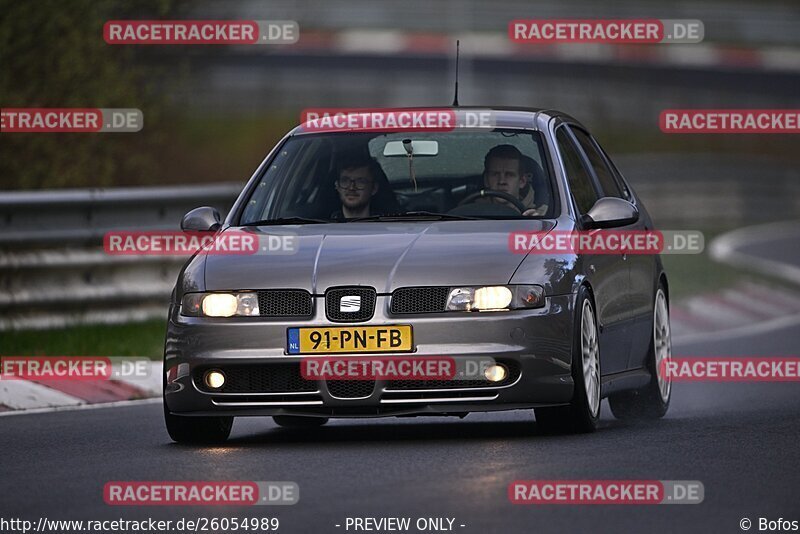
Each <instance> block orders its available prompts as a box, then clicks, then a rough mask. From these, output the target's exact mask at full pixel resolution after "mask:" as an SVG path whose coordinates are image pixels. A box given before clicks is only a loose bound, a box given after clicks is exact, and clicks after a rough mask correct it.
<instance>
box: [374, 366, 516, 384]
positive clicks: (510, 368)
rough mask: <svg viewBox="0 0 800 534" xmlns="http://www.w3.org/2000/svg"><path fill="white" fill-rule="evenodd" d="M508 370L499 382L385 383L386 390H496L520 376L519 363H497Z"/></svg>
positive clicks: (481, 380) (407, 381)
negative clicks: (506, 374)
mask: <svg viewBox="0 0 800 534" xmlns="http://www.w3.org/2000/svg"><path fill="white" fill-rule="evenodd" d="M498 363H502V364H503V365H505V366H506V368H507V369H508V376H507V377H505V378H504V379H503V380H501V381H500V382H489V381H488V380H483V379H476V380H392V381H390V382H387V383H386V389H387V390H390V389H391V390H412V389H461V388H496V387H501V386H507V385H508V384H513V383H514V382H516V381H517V379H518V378H519V375H520V366H519V363H518V362H516V361H514V360H508V361H499V362H498Z"/></svg>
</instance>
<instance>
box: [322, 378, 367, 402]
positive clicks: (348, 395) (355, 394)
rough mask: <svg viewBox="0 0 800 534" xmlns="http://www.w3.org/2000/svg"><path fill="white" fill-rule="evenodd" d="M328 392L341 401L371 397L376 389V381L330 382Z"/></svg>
mask: <svg viewBox="0 0 800 534" xmlns="http://www.w3.org/2000/svg"><path fill="white" fill-rule="evenodd" d="M327 383H328V392H329V393H330V394H331V396H332V397H336V398H339V399H358V398H361V397H369V396H370V395H372V392H373V390H374V389H375V381H374V380H329V381H328V382H327Z"/></svg>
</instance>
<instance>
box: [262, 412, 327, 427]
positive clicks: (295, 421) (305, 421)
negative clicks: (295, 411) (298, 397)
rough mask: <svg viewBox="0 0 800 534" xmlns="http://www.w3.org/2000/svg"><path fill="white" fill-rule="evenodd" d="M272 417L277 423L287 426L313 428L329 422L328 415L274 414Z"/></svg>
mask: <svg viewBox="0 0 800 534" xmlns="http://www.w3.org/2000/svg"><path fill="white" fill-rule="evenodd" d="M272 419H273V420H274V421H275V424H276V425H278V426H283V427H287V428H313V427H317V426H322V425H324V424H325V423H327V422H328V418H327V417H303V416H300V415H274V416H272Z"/></svg>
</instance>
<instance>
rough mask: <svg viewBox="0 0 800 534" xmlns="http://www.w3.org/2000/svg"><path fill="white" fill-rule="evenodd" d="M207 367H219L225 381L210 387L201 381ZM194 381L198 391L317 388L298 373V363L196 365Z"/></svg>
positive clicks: (296, 390) (248, 391) (273, 390)
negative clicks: (216, 386)
mask: <svg viewBox="0 0 800 534" xmlns="http://www.w3.org/2000/svg"><path fill="white" fill-rule="evenodd" d="M209 369H219V370H221V371H222V372H223V373H224V374H225V385H223V386H222V388H220V389H211V388H209V387H208V386H206V384H205V382H203V374H205V372H206V371H207V370H209ZM194 383H195V384H197V387H198V389H200V391H205V392H208V393H293V392H311V391H316V390H317V383H316V382H315V381H313V380H306V379H305V378H303V376H302V375H301V374H300V364H299V363H276V364H271V365H229V366H221V367H206V368H202V369H196V370H195V372H194Z"/></svg>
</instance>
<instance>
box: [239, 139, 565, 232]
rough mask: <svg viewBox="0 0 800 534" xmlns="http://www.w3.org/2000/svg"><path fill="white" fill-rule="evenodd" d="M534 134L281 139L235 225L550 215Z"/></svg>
mask: <svg viewBox="0 0 800 534" xmlns="http://www.w3.org/2000/svg"><path fill="white" fill-rule="evenodd" d="M553 211H554V202H553V187H552V180H551V177H550V173H549V165H547V160H546V159H545V150H544V146H543V140H542V136H541V134H540V133H539V132H535V131H529V130H499V129H498V130H482V131H460V132H447V133H438V132H437V133H431V132H424V133H410V132H401V133H375V132H371V133H353V132H347V133H326V134H313V135H299V136H294V137H291V138H289V139H288V140H287V141H286V142H285V143H284V145H283V146H282V147H281V149H280V150H279V151H278V153H277V154H276V155H275V157H274V158H273V160H272V161H271V162H270V164H269V165H268V166H267V167H266V169H265V171H264V172H263V174H262V175H261V177H260V179H259V182H258V183H257V185H256V187H255V188H254V189H253V190H252V192H251V195H250V198H249V199H248V201H247V204H246V205H245V208H244V210H243V212H242V214H241V217H240V225H257V224H270V223H272V224H303V223H320V222H356V221H375V220H380V221H387V220H413V219H415V218H420V219H431V218H433V219H437V218H439V219H515V218H519V219H524V218H532V217H533V218H542V217H552V216H553Z"/></svg>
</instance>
